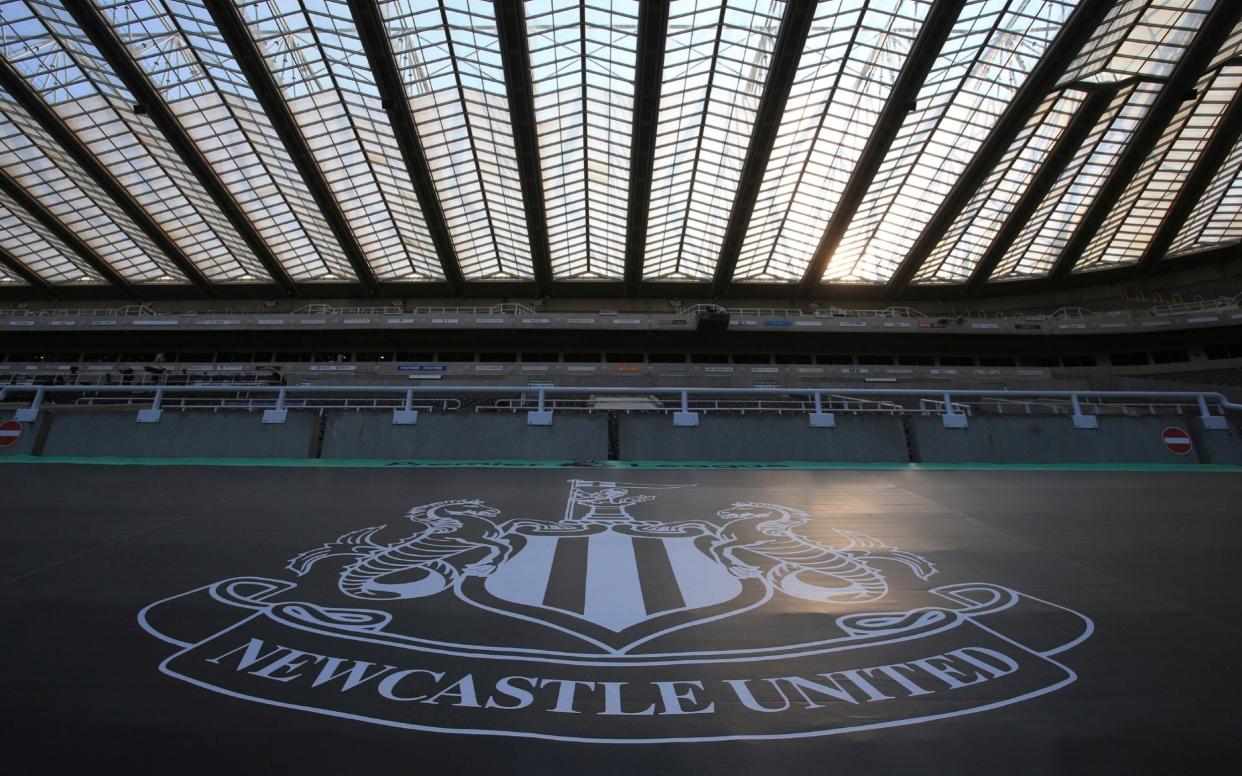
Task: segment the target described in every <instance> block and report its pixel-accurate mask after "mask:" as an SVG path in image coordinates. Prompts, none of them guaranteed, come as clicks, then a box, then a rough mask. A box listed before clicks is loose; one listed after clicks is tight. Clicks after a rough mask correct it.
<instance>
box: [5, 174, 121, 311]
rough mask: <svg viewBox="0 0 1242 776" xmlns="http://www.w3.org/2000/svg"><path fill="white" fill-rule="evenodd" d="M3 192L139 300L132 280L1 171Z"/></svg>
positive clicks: (78, 254)
mask: <svg viewBox="0 0 1242 776" xmlns="http://www.w3.org/2000/svg"><path fill="white" fill-rule="evenodd" d="M0 191H4V193H6V194H8V195H9V196H10V197H12V198H13V199H14V200H15V201H16V202H17V204H19V205H21V207H22V208H24V209H25V210H26V212H28V213H30V215H31V216H33V217H34V219H35V220H36V221H38V222H39V223H40V224H42V225H43V228H44V229H47V230H48V231H49V232H51V233H52V234H54V235H56V238H57V239H58V240H60V241H61V242H63V243H64V244H65V245H67V246H68V247H69V250H71V251H73V252H74V253H75V254H76V255H77V256H78V258H80V259H81V260H82V261H83V262H85V263H86V264H89V265H90V267H91V269H93V270H95V272H97V273H99V276H100V277H102V278H103V279H104V280H106V281H107V282H108V283H109V284H111V285H112V287H113V288H115V289H116V290H117V291H119V292H120V293H121V294H122V295H123V296H125V297H126V298H128V299H133V300H137V299H138V298H139V297H138V292H137V291H136V290H135V288H134V286H133V285H132V284H131V283H130V282H129V281H128V280H126V279H125V278H123V277H121V275H120V273H118V272H117V271H116V270H115V269H113V268H112V266H111V265H110V264H108V262H106V261H104V260H103V259H102V258H101V257H100V256H99V254H97V253H95V251H94V250H93V249H92V248H91V247H90V246H89V245H87V244H86V243H85V242H83V241H82V239H81V238H79V237H78V236H77V235H76V234H74V232H73V230H71V229H70V228H69V227H67V226H65V225H64V224H63V223H61V221H60V219H59V218H57V217H56V216H55V215H53V214H52V213H51V211H49V210H48V209H47V208H46V207H44V206H43V203H42V202H40V201H39V200H37V199H35V198H34V197H33V196H31V194H30V192H28V191H26V189H25V188H24V187H23V186H21V185H19V184H18V182H17V181H15V180H13V179H12V178H11V177H9V174H8V173H7V172H5V171H4V170H0Z"/></svg>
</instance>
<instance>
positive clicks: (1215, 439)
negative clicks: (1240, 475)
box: [1185, 418, 1242, 466]
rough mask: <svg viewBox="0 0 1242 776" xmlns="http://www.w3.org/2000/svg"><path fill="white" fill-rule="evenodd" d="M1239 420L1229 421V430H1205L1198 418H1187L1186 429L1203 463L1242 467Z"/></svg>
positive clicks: (1241, 438) (1241, 442) (1231, 419)
mask: <svg viewBox="0 0 1242 776" xmlns="http://www.w3.org/2000/svg"><path fill="white" fill-rule="evenodd" d="M1238 425H1239V424H1238V420H1237V419H1236V418H1230V419H1229V429H1228V430H1227V431H1221V430H1219V429H1211V430H1209V429H1205V428H1204V427H1203V424H1202V423H1201V422H1200V421H1199V419H1198V418H1187V419H1186V425H1185V428H1186V430H1187V431H1189V432H1190V438H1191V439H1192V440H1194V443H1195V453H1196V454H1197V455H1198V456H1199V460H1200V461H1202V462H1203V463H1227V464H1233V465H1235V466H1242V433H1239V431H1238Z"/></svg>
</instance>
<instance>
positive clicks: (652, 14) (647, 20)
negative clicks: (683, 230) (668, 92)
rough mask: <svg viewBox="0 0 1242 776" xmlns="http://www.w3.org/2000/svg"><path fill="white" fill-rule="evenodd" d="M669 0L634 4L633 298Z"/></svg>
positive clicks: (628, 285)
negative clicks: (636, 38)
mask: <svg viewBox="0 0 1242 776" xmlns="http://www.w3.org/2000/svg"><path fill="white" fill-rule="evenodd" d="M668 7H669V4H668V0H649V2H643V3H639V6H638V56H637V61H636V67H635V70H634V120H633V124H632V125H631V127H630V188H629V200H628V208H629V211H628V213H627V215H626V221H625V224H626V226H625V293H626V296H637V295H638V288H639V285H640V284H641V283H642V280H643V257H644V254H645V253H646V250H647V214H648V209H649V208H650V206H651V178H652V175H653V173H654V166H655V151H656V127H657V126H658V123H659V116H660V88H661V86H662V85H663V82H664V50H665V46H666V44H667V42H668Z"/></svg>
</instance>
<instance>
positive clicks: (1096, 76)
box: [1058, 0, 1212, 85]
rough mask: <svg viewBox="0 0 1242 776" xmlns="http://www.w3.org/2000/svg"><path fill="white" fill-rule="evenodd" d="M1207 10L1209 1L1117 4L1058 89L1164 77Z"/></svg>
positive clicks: (1131, 0) (1140, 0)
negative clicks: (1077, 83) (1084, 83)
mask: <svg viewBox="0 0 1242 776" xmlns="http://www.w3.org/2000/svg"><path fill="white" fill-rule="evenodd" d="M1211 7H1212V3H1211V2H1210V0H1208V1H1207V2H1205V0H1123V1H1122V2H1119V3H1117V4H1116V5H1114V6H1113V7H1112V8H1111V9H1109V12H1108V14H1107V15H1106V16H1105V18H1104V22H1103V23H1102V24H1101V25H1100V27H1099V29H1097V30H1096V32H1095V34H1093V35H1092V36H1091V39H1090V41H1088V43H1087V45H1086V46H1084V47H1083V49H1082V51H1080V52H1079V54H1078V56H1077V57H1075V58H1074V61H1073V62H1071V63H1070V66H1069V67H1068V68H1067V69H1066V72H1065V74H1064V75H1062V76H1061V79H1060V81H1059V82H1058V85H1065V84H1070V83H1074V82H1077V81H1085V82H1090V83H1110V82H1117V81H1121V80H1123V79H1125V78H1132V77H1134V76H1140V77H1143V78H1167V77H1168V75H1169V74H1170V73H1171V72H1173V68H1174V66H1176V65H1177V62H1178V60H1180V59H1181V58H1182V53H1183V52H1184V51H1185V49H1186V47H1187V46H1189V45H1190V41H1191V40H1193V39H1194V36H1195V33H1196V32H1197V31H1198V29H1199V26H1200V25H1201V24H1203V19H1204V17H1206V16H1207V12H1208V11H1209V10H1211Z"/></svg>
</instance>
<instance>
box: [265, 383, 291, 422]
mask: <svg viewBox="0 0 1242 776" xmlns="http://www.w3.org/2000/svg"><path fill="white" fill-rule="evenodd" d="M288 419H289V410H287V409H285V389H284V388H281V389H280V392H279V393H277V394H276V409H272V410H263V422H264V423H284V422H285V421H286V420H288Z"/></svg>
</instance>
